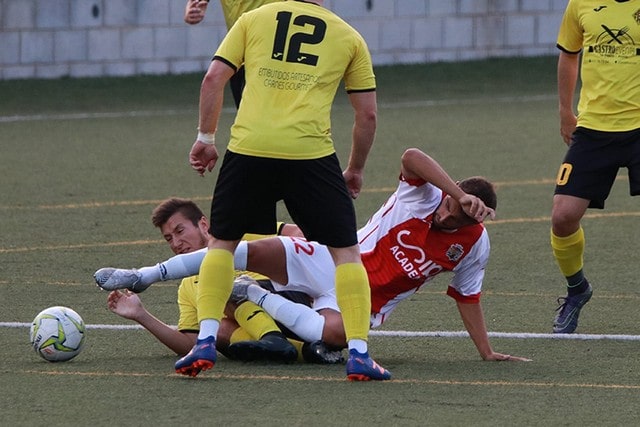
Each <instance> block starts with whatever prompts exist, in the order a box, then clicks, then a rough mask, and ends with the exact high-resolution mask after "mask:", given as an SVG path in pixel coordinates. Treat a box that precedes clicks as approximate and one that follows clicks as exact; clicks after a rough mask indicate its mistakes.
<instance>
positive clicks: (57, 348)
mask: <svg viewBox="0 0 640 427" xmlns="http://www.w3.org/2000/svg"><path fill="white" fill-rule="evenodd" d="M29 337H30V341H31V345H32V346H33V349H34V350H35V352H36V353H38V354H39V355H40V356H41V357H42V358H43V359H45V360H48V361H49V362H64V361H67V360H70V359H73V358H74V357H76V356H77V355H78V354H79V353H80V351H81V350H82V346H83V345H84V321H83V320H82V317H80V315H79V314H78V313H76V312H75V311H73V310H72V309H70V308H68V307H60V306H56V307H49V308H47V309H44V310H42V311H41V312H40V313H39V314H38V315H37V316H36V318H35V319H33V322H32V323H31V330H30V332H29Z"/></svg>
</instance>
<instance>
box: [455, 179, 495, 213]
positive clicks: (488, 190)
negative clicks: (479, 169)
mask: <svg viewBox="0 0 640 427" xmlns="http://www.w3.org/2000/svg"><path fill="white" fill-rule="evenodd" d="M458 186H459V187H460V188H461V189H462V190H463V191H464V192H465V193H467V194H473V195H474V196H476V197H477V198H479V199H480V200H482V201H483V202H484V204H485V205H487V206H488V207H490V208H491V209H494V210H495V208H496V207H497V206H498V196H497V195H496V189H495V187H494V186H493V184H492V183H491V182H489V181H488V180H487V179H486V178H483V177H481V176H472V177H470V178H467V179H464V180H462V181H460V182H459V183H458Z"/></svg>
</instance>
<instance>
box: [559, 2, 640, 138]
mask: <svg viewBox="0 0 640 427" xmlns="http://www.w3.org/2000/svg"><path fill="white" fill-rule="evenodd" d="M558 45H559V46H560V47H562V48H563V49H565V50H566V51H568V52H575V53H577V52H579V51H580V50H582V68H581V74H582V76H581V78H582V82H583V85H582V88H581V91H580V100H579V102H578V126H583V127H586V128H589V129H595V130H600V131H608V132H614V131H628V130H633V129H638V128H640V3H639V2H637V1H630V2H626V3H618V2H613V1H610V2H603V1H601V0H571V1H570V2H569V4H568V6H567V9H566V11H565V14H564V17H563V20H562V24H561V25H560V31H559V34H558Z"/></svg>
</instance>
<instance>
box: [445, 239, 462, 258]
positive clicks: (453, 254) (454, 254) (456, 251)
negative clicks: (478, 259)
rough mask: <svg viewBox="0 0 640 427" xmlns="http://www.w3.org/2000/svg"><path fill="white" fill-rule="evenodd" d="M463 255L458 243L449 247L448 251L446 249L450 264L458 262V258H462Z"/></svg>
mask: <svg viewBox="0 0 640 427" xmlns="http://www.w3.org/2000/svg"><path fill="white" fill-rule="evenodd" d="M463 254H464V248H463V247H462V245H461V244H460V243H454V244H453V245H451V246H449V249H447V258H448V259H449V261H452V262H456V261H458V260H459V259H460V258H462V255H463Z"/></svg>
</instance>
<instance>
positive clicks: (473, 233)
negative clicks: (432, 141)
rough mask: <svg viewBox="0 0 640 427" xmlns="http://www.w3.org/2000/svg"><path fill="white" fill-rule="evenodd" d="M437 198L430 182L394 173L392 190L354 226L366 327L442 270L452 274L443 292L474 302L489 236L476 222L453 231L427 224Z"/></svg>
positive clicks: (439, 198)
mask: <svg viewBox="0 0 640 427" xmlns="http://www.w3.org/2000/svg"><path fill="white" fill-rule="evenodd" d="M443 198H444V193H443V192H442V191H441V190H440V189H439V188H437V187H435V186H433V185H432V184H430V183H427V182H425V181H423V180H407V179H405V178H404V177H403V176H400V183H399V185H398V188H397V190H396V191H395V192H394V193H393V194H392V195H391V197H390V198H389V199H388V200H387V201H386V202H385V203H384V205H383V206H382V207H381V208H380V209H379V210H378V211H377V212H376V213H375V214H374V215H373V216H372V217H371V218H370V219H369V221H368V222H367V224H366V225H365V226H364V227H362V228H361V229H360V230H359V232H358V240H359V243H360V251H361V254H362V262H363V264H364V266H365V268H366V270H367V273H368V275H369V285H370V286H371V313H372V319H371V320H372V325H371V326H372V327H375V326H379V325H380V324H382V322H384V320H385V317H386V316H387V315H388V314H389V313H390V312H391V311H392V310H393V309H394V308H395V306H396V305H397V304H398V302H400V301H401V300H403V299H405V298H407V297H409V296H410V295H412V294H414V293H415V292H416V291H417V290H418V289H420V287H422V286H423V285H424V284H425V283H427V282H429V281H430V280H431V279H433V277H435V276H436V275H437V274H439V273H441V272H443V271H451V272H453V274H454V275H453V278H452V280H451V282H450V285H449V289H448V291H447V294H448V295H450V296H451V297H453V298H455V299H456V300H458V301H461V302H466V303H477V302H478V301H479V298H480V293H481V290H482V280H483V278H484V268H485V266H486V264H487V261H488V259H489V252H490V244H489V236H488V234H487V231H486V229H485V228H484V226H483V225H482V224H473V225H468V226H465V227H461V228H459V229H457V230H454V231H446V230H439V229H434V228H432V227H431V219H432V216H433V213H434V212H435V210H436V209H437V208H438V206H439V204H440V202H441V201H442V199H443Z"/></svg>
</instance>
